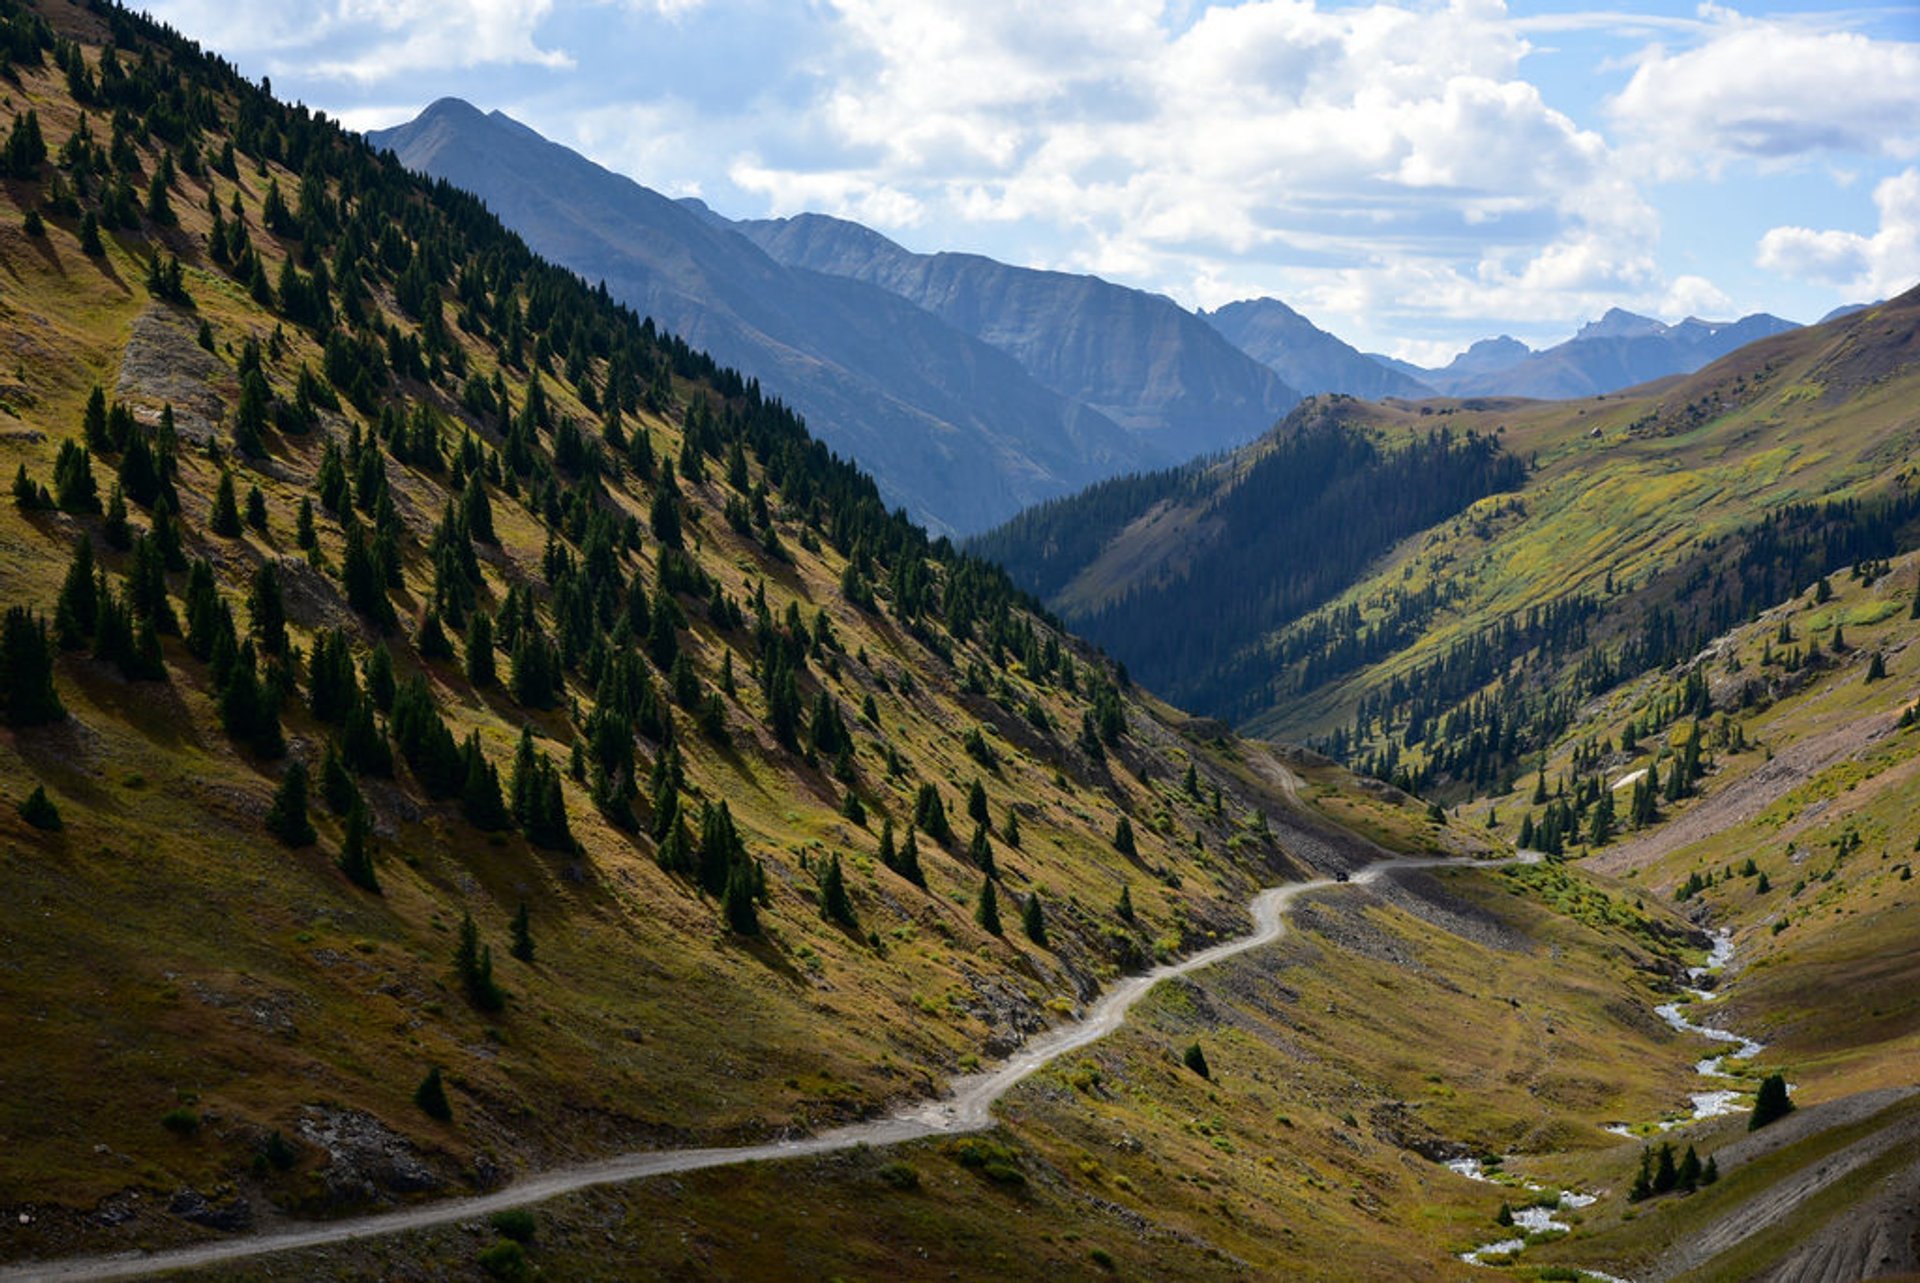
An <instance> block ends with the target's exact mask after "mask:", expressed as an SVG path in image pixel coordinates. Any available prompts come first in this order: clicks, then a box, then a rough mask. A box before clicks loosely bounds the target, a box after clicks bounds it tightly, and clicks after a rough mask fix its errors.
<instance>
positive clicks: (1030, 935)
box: [1020, 891, 1047, 949]
mask: <svg viewBox="0 0 1920 1283" xmlns="http://www.w3.org/2000/svg"><path fill="white" fill-rule="evenodd" d="M1020 925H1021V927H1022V928H1023V929H1024V930H1025V931H1026V933H1027V939H1029V940H1031V941H1033V942H1034V943H1035V944H1037V945H1039V946H1040V947H1041V948H1042V949H1044V948H1046V947H1047V917H1046V911H1045V910H1044V909H1042V908H1041V907H1040V893H1039V892H1038V891H1034V892H1033V893H1031V894H1030V895H1028V896H1027V903H1026V907H1025V908H1024V909H1022V910H1021V911H1020Z"/></svg>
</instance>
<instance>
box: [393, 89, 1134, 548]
mask: <svg viewBox="0 0 1920 1283" xmlns="http://www.w3.org/2000/svg"><path fill="white" fill-rule="evenodd" d="M369 141H370V142H371V143H372V144H373V145H374V146H376V147H379V148H386V149H391V150H393V151H394V152H395V153H396V154H397V155H399V157H400V159H401V161H402V162H403V163H404V164H406V165H407V166H408V167H409V168H411V169H415V170H418V171H420V172H422V173H427V174H430V175H432V176H433V177H435V178H440V179H444V180H446V181H448V182H451V183H453V184H455V185H456V186H459V187H462V188H464V189H466V190H468V191H471V192H473V193H474V194H476V195H478V196H479V197H481V199H483V200H485V201H486V202H487V205H488V208H490V209H492V210H494V211H495V212H496V213H498V214H499V215H500V217H501V218H502V219H503V220H504V221H505V222H506V223H507V225H508V226H510V227H512V228H514V229H515V230H516V231H518V232H519V233H520V234H522V235H523V236H525V237H526V239H527V242H528V244H529V245H531V246H532V247H533V248H534V249H535V250H537V251H538V252H540V253H542V254H545V255H547V256H548V257H550V258H552V259H553V260H555V261H556V262H559V263H563V264H565V265H566V266H568V267H570V268H572V269H574V270H575V271H578V272H579V273H580V274H581V275H583V276H585V277H586V278H588V279H589V280H598V281H604V282H606V284H607V287H608V289H609V290H610V291H611V292H612V294H613V296H614V297H615V298H616V299H618V300H620V301H621V302H624V303H626V304H628V305H629V306H631V307H633V308H634V309H635V310H636V311H638V312H640V313H642V314H643V315H646V316H650V317H651V318H653V320H654V321H655V322H656V323H657V324H659V325H661V326H663V327H665V328H666V329H668V330H670V331H673V332H675V333H678V334H680V335H682V336H684V337H685V338H686V339H687V340H688V341H689V342H691V343H693V344H695V345H697V346H699V347H701V348H703V349H705V350H708V351H710V352H712V353H713V354H714V355H715V357H716V358H717V359H719V360H721V361H724V362H727V363H730V364H735V365H741V366H745V367H748V368H751V369H753V370H754V371H755V374H756V376H757V377H758V378H759V379H760V380H761V382H762V384H763V386H764V387H765V388H766V389H767V391H768V392H769V393H770V394H772V395H774V396H777V397H780V398H782V399H783V400H786V401H788V402H789V403H790V404H792V405H793V406H794V407H795V408H796V409H797V410H799V411H800V412H801V413H802V414H804V415H805V416H806V417H807V418H808V420H809V422H811V423H812V424H813V425H814V427H815V429H816V430H817V431H818V432H819V433H820V434H821V437H822V439H823V440H825V441H826V442H827V443H828V444H829V445H831V446H833V447H834V448H835V449H836V450H838V451H840V452H841V453H843V454H846V455H849V456H851V457H853V458H856V459H858V460H859V461H860V463H861V465H862V466H863V467H865V468H868V469H869V470H871V471H872V472H873V474H874V475H875V477H876V478H877V479H878V480H879V481H880V483H881V487H882V490H883V492H884V493H886V494H887V496H888V498H889V500H890V501H892V502H896V503H902V504H905V505H906V506H907V507H908V509H909V510H910V511H912V512H913V513H914V514H915V515H916V516H918V517H919V518H921V519H923V520H926V521H929V522H931V523H932V524H933V525H935V526H936V527H937V528H939V529H943V530H946V531H954V532H964V531H968V530H975V529H979V528H980V527H981V526H983V525H986V524H990V523H991V522H993V521H995V520H999V519H1002V518H1004V517H1006V516H1008V515H1010V514H1011V513H1012V512H1014V511H1016V510H1017V509H1019V508H1021V507H1024V506H1026V505H1027V504H1030V503H1033V502H1037V501H1039V500H1041V499H1045V498H1048V497H1050V496H1053V495H1057V494H1060V493H1062V492H1064V491H1067V490H1070V489H1073V488H1077V487H1078V486H1080V485H1084V484H1086V483H1087V482H1090V481H1093V480H1097V479H1098V478H1100V477H1103V476H1108V475H1111V474H1113V473H1116V472H1122V471H1127V470H1130V469H1133V468H1136V467H1138V466H1140V464H1141V463H1142V462H1144V461H1147V460H1151V459H1156V458H1170V457H1172V456H1170V455H1169V456H1162V455H1158V454H1156V453H1155V452H1154V450H1153V449H1152V448H1150V447H1148V446H1145V445H1143V444H1142V443H1141V442H1139V441H1138V440H1136V439H1135V438H1134V437H1132V436H1130V435H1129V434H1127V433H1126V432H1123V431H1121V430H1120V429H1119V428H1117V427H1116V426H1115V425H1114V424H1113V423H1112V422H1111V421H1110V420H1108V419H1107V418H1105V417H1104V416H1103V415H1101V414H1100V413H1098V412H1097V411H1094V410H1090V409H1088V408H1087V407H1086V406H1085V405H1083V404H1081V403H1078V402H1076V401H1073V400H1070V399H1068V398H1065V397H1062V396H1060V395H1059V394H1057V393H1055V392H1052V391H1050V390H1048V389H1047V388H1044V387H1041V386H1039V385H1038V384H1037V383H1036V382H1035V381H1034V380H1033V379H1032V378H1030V377H1029V376H1028V375H1027V374H1026V372H1025V371H1024V370H1022V368H1021V367H1020V365H1019V364H1018V363H1017V362H1016V361H1014V360H1012V359H1010V358H1008V357H1007V356H1006V355H1005V354H1003V353H1002V352H1000V351H998V350H996V349H995V348H993V347H991V346H989V345H987V344H985V343H981V342H979V341H978V340H976V339H973V338H971V337H969V336H967V335H965V334H962V333H960V332H959V331H957V330H955V329H954V328H952V327H951V326H948V325H946V324H943V323H942V322H941V321H939V320H938V319H937V318H935V317H933V316H931V315H929V314H928V313H926V312H925V311H923V310H921V309H919V308H916V307H914V306H912V305H910V304H908V303H906V302H904V301H902V300H901V299H899V298H898V297H896V296H895V295H893V294H890V293H888V292H887V291H884V290H881V289H877V288H874V287H872V286H867V285H862V284H861V283H859V282H855V281H850V280H846V279H842V278H838V277H833V276H828V275H824V274H821V273H814V272H805V271H797V270H794V269H790V268H788V267H786V266H783V265H782V264H780V263H777V262H775V261H774V260H773V259H771V258H769V257H768V256H767V255H766V254H764V253H763V252H761V251H760V250H759V249H758V248H756V247H755V246H754V245H753V244H751V243H750V242H749V241H747V240H746V239H745V238H744V237H741V236H738V235H735V234H733V233H732V232H730V231H727V230H725V229H724V228H720V227H717V226H715V225H714V224H713V223H712V222H710V221H709V220H707V219H704V218H702V217H700V216H699V215H698V214H697V213H695V212H693V211H691V210H688V209H686V208H684V207H682V206H681V205H679V204H678V203H677V202H675V201H672V200H669V199H667V198H666V197H664V196H661V195H659V194H658V193H656V192H653V191H650V190H648V189H647V188H645V187H642V186H640V185H639V184H638V183H635V182H633V181H631V180H630V179H627V178H623V177H621V176H619V175H617V174H614V173H611V172H609V171H607V170H605V169H602V168H601V167H599V166H598V165H594V164H592V163H591V162H589V161H587V160H586V159H584V158H583V157H581V156H579V155H577V154H576V153H574V152H571V151H568V150H567V149H566V148H564V147H560V146H558V145H557V144H554V143H551V142H548V141H547V140H546V139H544V138H542V137H540V136H539V135H538V134H536V133H535V132H534V131H532V130H530V129H528V128H526V127H525V126H523V125H520V124H518V123H517V122H515V121H513V120H511V119H509V118H508V117H506V116H504V115H501V114H500V113H498V112H495V113H492V114H490V115H489V114H482V113H481V112H480V111H478V110H477V109H475V108H473V107H471V106H469V105H468V104H466V103H464V102H460V101H457V100H453V99H444V100H442V101H439V102H436V103H434V104H433V105H432V106H430V107H429V108H427V109H426V110H425V111H424V112H422V113H421V115H420V116H419V117H418V118H416V119H415V120H413V121H411V122H409V123H407V124H405V125H401V126H399V127H397V128H395V129H390V130H384V131H379V132H377V133H374V134H372V135H370V136H369Z"/></svg>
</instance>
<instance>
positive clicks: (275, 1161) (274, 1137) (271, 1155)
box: [260, 1128, 300, 1172]
mask: <svg viewBox="0 0 1920 1283" xmlns="http://www.w3.org/2000/svg"><path fill="white" fill-rule="evenodd" d="M260 1156H261V1157H262V1158H264V1159H266V1160H267V1162H269V1163H271V1164H272V1165H273V1166H274V1167H275V1168H277V1169H278V1170H280V1171H283V1172H284V1171H286V1170H287V1169H288V1168H290V1167H292V1166H293V1165H294V1164H295V1163H297V1162H299V1161H300V1150H299V1149H298V1147H296V1146H295V1145H294V1144H293V1142H292V1141H290V1140H288V1139H287V1138H286V1137H285V1136H283V1135H281V1134H280V1132H279V1130H278V1129H277V1128H276V1129H275V1130H274V1131H273V1132H271V1133H269V1135H268V1136H267V1138H266V1140H265V1141H263V1142H261V1145H260Z"/></svg>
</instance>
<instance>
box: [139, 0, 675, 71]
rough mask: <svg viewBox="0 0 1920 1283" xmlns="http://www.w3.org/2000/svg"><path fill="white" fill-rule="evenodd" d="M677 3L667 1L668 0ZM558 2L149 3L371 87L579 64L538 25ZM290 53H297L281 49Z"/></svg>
mask: <svg viewBox="0 0 1920 1283" xmlns="http://www.w3.org/2000/svg"><path fill="white" fill-rule="evenodd" d="M669 2H671V0H669ZM553 7H554V0H328V2H327V3H323V4H310V5H275V4H264V3H249V4H239V5H235V4H232V3H227V2H224V0H152V2H151V3H150V4H149V5H148V8H149V11H150V12H151V13H152V14H153V15H154V16H155V17H157V18H159V19H161V20H162V21H165V22H168V23H171V24H173V25H174V26H176V27H178V28H180V29H181V30H184V31H188V32H199V33H213V32H218V33H219V47H220V48H221V49H222V50H223V51H224V52H227V53H229V54H232V53H242V54H265V55H267V56H268V59H269V64H270V66H272V69H273V70H274V71H276V72H279V71H293V72H297V73H299V74H301V75H306V76H315V77H319V78H321V79H327V80H339V81H347V82H350V83H353V84H358V85H373V84H379V83H382V82H386V81H390V80H392V79H393V78H395V77H398V76H402V75H405V74H407V73H409V72H418V71H444V70H446V69H448V68H467V67H480V66H490V65H500V64H524V65H534V66H542V67H552V68H564V67H570V66H572V65H573V60H572V59H571V58H570V57H569V56H568V55H567V54H566V53H565V52H563V51H561V50H557V49H543V48H541V47H540V45H539V43H538V41H537V40H536V39H535V34H534V33H535V32H536V31H537V30H538V28H539V26H540V24H541V23H542V22H544V21H545V20H546V18H547V17H548V16H549V14H550V13H551V12H552V10H553ZM289 53H291V54H292V55H293V56H292V57H287V56H285V55H287V54H289Z"/></svg>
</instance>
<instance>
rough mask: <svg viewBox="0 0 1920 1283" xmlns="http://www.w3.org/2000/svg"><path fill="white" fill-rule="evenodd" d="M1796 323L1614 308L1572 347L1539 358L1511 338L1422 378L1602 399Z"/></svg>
mask: <svg viewBox="0 0 1920 1283" xmlns="http://www.w3.org/2000/svg"><path fill="white" fill-rule="evenodd" d="M1797 328H1798V327H1797V326H1796V325H1795V324H1794V323H1793V322H1792V321H1785V320H1782V319H1780V318H1779V317H1777V316H1769V315H1767V314H1766V313H1764V312H1756V313H1754V314H1753V315H1752V316H1746V317H1742V318H1741V319H1740V320H1738V321H1702V320H1700V319H1698V318H1697V317H1688V318H1687V319H1686V320H1684V321H1681V322H1680V323H1679V324H1678V325H1667V324H1665V323H1663V322H1661V321H1657V320H1655V319H1654V318H1652V317H1650V316H1639V315H1636V314H1635V313H1632V312H1628V311H1625V310H1623V309H1621V308H1617V307H1616V308H1610V309H1608V311H1607V313H1606V314H1605V315H1604V316H1602V317H1601V318H1600V319H1599V320H1597V321H1590V322H1588V323H1587V324H1586V325H1583V326H1581V327H1580V330H1579V331H1578V332H1577V333H1576V334H1575V335H1574V336H1573V337H1572V338H1571V339H1568V340H1567V341H1566V342H1565V343H1561V344H1557V345H1556V346H1554V347H1550V348H1544V349H1542V350H1541V351H1538V352H1534V351H1531V350H1530V349H1528V347H1527V346H1526V344H1524V343H1521V342H1519V341H1518V340H1516V339H1511V338H1507V337H1505V336H1504V335H1503V336H1502V337H1500V338H1497V339H1482V340H1481V341H1480V342H1478V343H1475V344H1474V345H1473V346H1472V347H1470V348H1468V349H1467V350H1466V351H1465V352H1463V353H1461V354H1460V355H1459V356H1457V357H1455V358H1454V359H1453V361H1452V362H1451V363H1449V364H1448V365H1447V366H1446V367H1445V368H1444V369H1439V370H1429V371H1426V372H1424V373H1423V374H1422V375H1421V377H1422V378H1423V379H1424V380H1425V381H1426V382H1427V383H1429V384H1431V385H1432V386H1433V387H1434V388H1436V389H1437V390H1439V391H1440V392H1442V393H1444V394H1446V395H1448V396H1528V397H1539V398H1541V399H1543V400H1550V401H1558V400H1566V399H1569V398H1572V397H1582V396H1597V395H1600V394H1602V393H1606V392H1617V391H1619V390H1620V389H1622V388H1629V387H1635V386H1638V385H1639V384H1642V383H1651V382H1652V381H1653V380H1655V379H1664V378H1667V377H1669V376H1671V375H1675V374H1692V373H1693V372H1694V371H1696V370H1698V369H1700V368H1701V367H1703V366H1705V365H1707V364H1708V363H1710V362H1713V361H1717V360H1719V359H1720V358H1721V357H1723V356H1726V355H1727V354H1728V353H1730V352H1733V351H1736V350H1738V349H1739V348H1742V347H1745V346H1746V345H1747V344H1749V343H1752V342H1754V341H1755V340H1757V339H1764V338H1767V337H1769V336H1770V335H1774V334H1779V333H1782V332H1784V331H1786V330H1791V329H1797Z"/></svg>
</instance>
